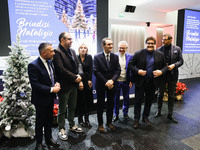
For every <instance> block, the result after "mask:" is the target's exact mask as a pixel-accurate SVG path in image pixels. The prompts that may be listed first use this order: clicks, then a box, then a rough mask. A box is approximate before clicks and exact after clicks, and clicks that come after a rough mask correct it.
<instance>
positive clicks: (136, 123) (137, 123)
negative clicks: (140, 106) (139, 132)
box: [133, 120, 140, 129]
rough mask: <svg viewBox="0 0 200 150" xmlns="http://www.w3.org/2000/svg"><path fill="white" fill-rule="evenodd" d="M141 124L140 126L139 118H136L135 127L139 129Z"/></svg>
mask: <svg viewBox="0 0 200 150" xmlns="http://www.w3.org/2000/svg"><path fill="white" fill-rule="evenodd" d="M139 126H140V124H139V120H134V123H133V128H135V129H137V128H139Z"/></svg>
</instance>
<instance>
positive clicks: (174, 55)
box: [155, 34, 183, 123]
mask: <svg viewBox="0 0 200 150" xmlns="http://www.w3.org/2000/svg"><path fill="white" fill-rule="evenodd" d="M171 43H172V36H171V35H170V34H165V35H164V36H163V46H161V47H159V48H158V49H157V50H158V51H160V52H162V53H163V54H164V56H165V61H166V63H167V67H168V71H167V73H166V74H165V76H164V80H163V81H164V82H162V85H161V87H160V88H159V92H158V97H157V102H158V110H157V111H156V113H155V118H156V117H159V116H161V108H162V101H163V95H164V91H165V87H166V84H168V115H167V118H168V119H169V120H171V121H172V122H174V123H178V121H177V120H176V119H175V117H174V116H173V108H174V100H175V95H174V92H175V90H176V83H177V80H178V68H179V67H180V66H182V65H183V57H182V51H181V48H180V47H178V46H174V45H172V44H171Z"/></svg>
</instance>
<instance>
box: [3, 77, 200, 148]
mask: <svg viewBox="0 0 200 150" xmlns="http://www.w3.org/2000/svg"><path fill="white" fill-rule="evenodd" d="M181 82H184V83H186V84H187V86H188V88H189V91H187V92H186V93H185V95H184V97H183V101H176V102H175V108H174V116H175V117H176V119H177V120H178V121H179V123H178V124H174V123H172V122H170V121H169V120H167V118H166V116H167V102H164V105H163V109H162V116H161V117H160V118H154V117H153V115H154V113H155V111H156V103H153V105H152V109H151V114H150V117H149V120H150V121H152V123H153V124H152V125H153V126H152V127H147V126H146V124H144V123H143V122H141V126H140V128H139V129H134V128H133V127H132V124H133V117H134V116H133V111H134V107H133V106H131V107H130V109H129V117H130V118H131V119H130V120H129V121H127V122H126V121H123V115H122V112H121V110H120V116H119V117H120V120H119V121H116V122H114V125H116V127H117V128H116V131H114V132H111V131H108V132H107V133H105V134H102V133H99V132H98V131H97V118H96V114H92V115H90V122H91V125H92V126H91V127H90V128H83V130H84V133H81V134H75V133H72V132H68V134H69V139H68V140H67V141H61V140H60V139H58V136H57V133H58V128H53V138H54V139H56V140H57V141H58V142H59V143H60V144H61V145H60V147H59V148H57V149H58V150H67V149H71V150H192V149H194V150H200V78H195V79H187V80H181ZM104 115H105V114H104ZM104 118H105V117H104ZM76 123H77V118H76ZM67 126H68V123H67V125H66V127H67ZM34 148H35V140H34V139H33V140H31V139H29V138H17V139H14V138H11V139H8V138H5V137H4V138H2V139H0V150H33V149H34Z"/></svg>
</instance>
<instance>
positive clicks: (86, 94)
mask: <svg viewBox="0 0 200 150" xmlns="http://www.w3.org/2000/svg"><path fill="white" fill-rule="evenodd" d="M78 51H79V55H78V59H79V61H80V63H81V64H82V67H83V73H84V74H83V76H82V82H83V86H84V88H83V89H79V90H78V97H77V115H78V122H79V124H80V125H81V126H90V122H89V110H90V107H91V104H92V103H93V93H92V72H93V60H92V56H91V55H89V54H88V47H87V45H86V44H84V43H83V44H81V45H80V46H79V49H78ZM83 116H84V121H85V122H84V121H83Z"/></svg>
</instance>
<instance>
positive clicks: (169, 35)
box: [163, 34, 172, 40]
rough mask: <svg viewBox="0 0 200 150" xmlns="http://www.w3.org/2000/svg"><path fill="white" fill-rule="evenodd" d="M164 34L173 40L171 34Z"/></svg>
mask: <svg viewBox="0 0 200 150" xmlns="http://www.w3.org/2000/svg"><path fill="white" fill-rule="evenodd" d="M163 36H167V37H168V40H171V39H172V36H171V34H164V35H163Z"/></svg>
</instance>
